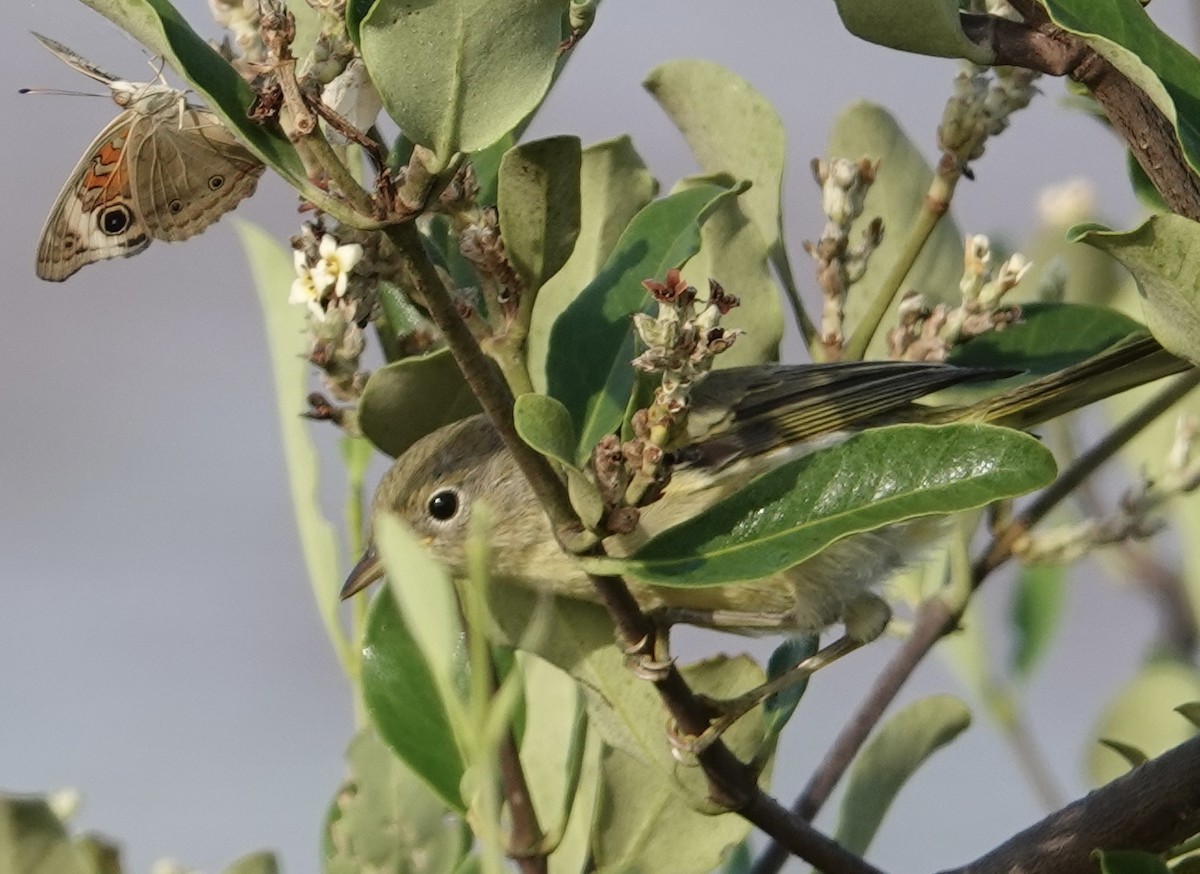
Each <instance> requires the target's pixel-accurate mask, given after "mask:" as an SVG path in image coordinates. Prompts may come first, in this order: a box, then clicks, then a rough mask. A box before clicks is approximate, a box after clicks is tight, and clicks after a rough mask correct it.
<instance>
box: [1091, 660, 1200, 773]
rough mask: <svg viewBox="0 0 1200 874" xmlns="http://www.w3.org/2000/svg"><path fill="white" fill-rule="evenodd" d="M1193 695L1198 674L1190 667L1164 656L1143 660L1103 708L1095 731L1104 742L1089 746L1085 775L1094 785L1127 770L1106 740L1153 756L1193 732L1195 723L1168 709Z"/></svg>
mask: <svg viewBox="0 0 1200 874" xmlns="http://www.w3.org/2000/svg"><path fill="white" fill-rule="evenodd" d="M1198 698H1200V674H1198V673H1197V671H1196V669H1195V667H1194V666H1192V665H1187V664H1184V663H1182V662H1178V661H1174V660H1172V659H1168V658H1159V659H1154V660H1152V661H1149V662H1147V663H1146V664H1145V665H1144V666H1143V667H1142V670H1141V671H1140V672H1139V673H1138V675H1137V676H1136V677H1134V678H1133V679H1132V680H1130V681H1129V682H1128V683H1126V684H1125V685H1124V686H1123V687H1122V688H1121V689H1119V690H1118V691H1117V693H1116V695H1115V696H1114V697H1113V699H1112V701H1111V702H1109V704H1108V706H1107V707H1105V708H1104V712H1103V713H1102V714H1101V716H1100V721H1099V725H1098V726H1097V728H1096V732H1095V734H1096V736H1097V737H1101V738H1106V739H1107V741H1106V743H1108V744H1109V747H1108V749H1105V748H1104V747H1100V746H1094V747H1092V749H1091V750H1090V751H1089V753H1088V760H1087V774H1088V779H1089V780H1090V781H1091V782H1092V783H1093V784H1094V785H1096V786H1099V785H1102V784H1104V783H1107V782H1109V781H1110V780H1113V779H1115V778H1117V777H1120V776H1121V775H1122V774H1124V773H1125V772H1126V771H1127V770H1128V765H1127V762H1126V760H1125V759H1123V758H1121V757H1119V756H1116V755H1114V754H1113V752H1112V746H1111V743H1110V742H1111V741H1116V742H1119V743H1121V744H1123V745H1125V746H1126V747H1131V748H1133V749H1136V750H1138V751H1140V752H1142V753H1144V754H1145V755H1147V756H1150V757H1154V756H1157V755H1160V754H1161V753H1163V752H1166V751H1167V750H1169V749H1170V748H1171V747H1174V746H1177V745H1178V744H1180V743H1183V741H1185V740H1187V739H1188V738H1190V737H1192V736H1194V735H1195V734H1196V729H1195V726H1192V725H1189V724H1188V722H1187V721H1186V720H1184V719H1180V718H1179V716H1178V715H1177V714H1175V713H1173V712H1172V708H1174V707H1178V706H1179V705H1180V704H1183V703H1186V702H1189V701H1195V700H1196V699H1198Z"/></svg>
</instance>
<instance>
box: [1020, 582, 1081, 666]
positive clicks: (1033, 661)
mask: <svg viewBox="0 0 1200 874" xmlns="http://www.w3.org/2000/svg"><path fill="white" fill-rule="evenodd" d="M1066 583H1067V580H1066V570H1065V568H1064V567H1063V566H1062V565H1057V564H1055V565H1049V564H1035V565H1029V564H1027V565H1023V566H1022V568H1021V572H1020V574H1019V575H1018V576H1017V587H1016V591H1015V592H1014V593H1013V600H1012V607H1011V613H1010V620H1009V621H1010V623H1011V625H1012V630H1013V639H1014V640H1013V644H1014V645H1013V654H1012V667H1013V670H1014V671H1015V672H1016V673H1017V674H1018V675H1019V676H1022V677H1028V676H1029V675H1030V674H1032V673H1033V669H1034V666H1035V665H1037V663H1038V661H1039V660H1040V659H1041V657H1042V656H1043V655H1044V654H1045V652H1046V649H1047V648H1048V647H1049V645H1050V642H1051V641H1052V640H1053V638H1054V634H1055V632H1056V631H1057V630H1058V628H1059V625H1060V624H1061V622H1062V612H1063V597H1064V595H1065V594H1066Z"/></svg>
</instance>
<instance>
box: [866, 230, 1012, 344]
mask: <svg viewBox="0 0 1200 874" xmlns="http://www.w3.org/2000/svg"><path fill="white" fill-rule="evenodd" d="M1030 266H1031V265H1030V263H1029V262H1028V261H1026V260H1025V258H1024V256H1022V255H1020V254H1019V253H1018V254H1013V255H1011V256H1010V257H1009V258H1007V259H1006V260H1005V261H1004V262H1003V263H1002V264H1001V265H1000V266H999V268H997V269H994V270H993V267H992V251H991V245H990V243H989V242H988V238H987V237H985V236H983V235H982V234H975V235H968V236H967V238H966V243H965V246H964V256H963V276H962V279H961V280H960V281H959V291H960V292H961V294H962V303H960V304H959V305H958V306H956V307H948V306H946V305H945V304H938V305H937V306H935V307H930V306H929V305H928V304H927V303H926V302H925V299H924V297H923V296H922V295H920V294H919V293H917V292H915V291H910V292H908V293H906V294H905V295H904V297H903V298H901V300H900V323H899V324H898V325H897V326H896V327H894V328H892V329H891V330H890V331H889V332H888V338H887V339H888V348H889V351H890V354H891V357H892V358H896V359H901V360H904V361H945V360H946V356H947V355H948V354H949V353H950V350H951V349H952V348H954V346H956V345H958V344H961V343H964V342H966V341H967V340H969V339H971V338H972V337H977V336H979V335H980V334H983V333H985V332H987V331H999V330H1003V329H1004V328H1005V326H1007V325H1009V324H1011V323H1012V322H1015V321H1016V320H1017V319H1019V318H1020V317H1021V310H1020V307H1017V306H1010V305H1007V304H1004V303H1002V301H1001V298H1003V297H1004V295H1005V294H1007V293H1008V292H1009V291H1011V290H1012V289H1013V288H1014V287H1015V286H1016V285H1017V283H1019V282H1020V281H1021V279H1023V278H1024V276H1025V274H1026V273H1028V272H1029V268H1030Z"/></svg>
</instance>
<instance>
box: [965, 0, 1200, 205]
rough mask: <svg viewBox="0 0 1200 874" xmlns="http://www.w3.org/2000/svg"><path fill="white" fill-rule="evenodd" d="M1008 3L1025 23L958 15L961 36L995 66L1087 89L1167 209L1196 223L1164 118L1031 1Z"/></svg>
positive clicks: (1199, 193)
mask: <svg viewBox="0 0 1200 874" xmlns="http://www.w3.org/2000/svg"><path fill="white" fill-rule="evenodd" d="M1012 5H1013V6H1014V7H1015V8H1016V9H1017V11H1018V12H1020V13H1021V14H1022V15H1023V16H1024V17H1025V22H1023V23H1022V22H1013V21H1007V20H1005V19H1001V18H993V17H991V16H986V15H964V16H961V18H960V20H961V22H962V26H963V30H964V32H965V33H966V34H967V36H969V37H970V38H971V39H972V40H973V41H975V42H978V43H980V44H981V45H985V46H987V47H989V48H990V49H992V51H993V52H995V56H996V60H995V63H996V64H998V65H1010V66H1016V67H1025V68H1027V69H1031V70H1039V71H1041V72H1043V73H1046V74H1048V75H1051V76H1069V77H1070V78H1072V79H1074V80H1075V81H1076V82H1079V83H1080V84H1081V85H1083V86H1084V87H1085V88H1087V89H1088V91H1090V92H1091V94H1092V97H1094V98H1095V99H1096V102H1097V103H1098V104H1100V106H1101V108H1102V109H1103V110H1104V113H1105V115H1106V116H1107V117H1108V120H1109V122H1110V123H1111V124H1112V128H1113V130H1114V131H1115V132H1116V133H1117V135H1118V136H1119V137H1120V138H1121V139H1122V140H1123V141H1124V142H1125V145H1126V146H1127V147H1128V148H1129V151H1130V152H1131V153H1132V154H1133V156H1134V157H1135V158H1137V162H1138V163H1139V164H1140V165H1141V167H1142V169H1143V170H1145V171H1146V175H1147V176H1148V177H1149V178H1150V181H1151V182H1153V183H1154V187H1155V188H1157V189H1158V191H1159V193H1160V194H1162V197H1163V200H1164V201H1166V203H1167V206H1169V207H1170V208H1171V210H1172V211H1173V212H1176V213H1179V214H1180V215H1182V216H1186V217H1187V218H1190V219H1193V220H1197V221H1200V177H1198V176H1197V175H1196V172H1195V171H1194V170H1193V169H1192V168H1191V166H1190V165H1189V164H1188V162H1187V159H1186V158H1185V157H1184V154H1183V149H1182V147H1181V146H1180V145H1179V138H1178V137H1177V136H1176V133H1175V129H1174V127H1173V125H1172V124H1171V122H1170V120H1168V119H1167V117H1166V116H1165V115H1163V113H1162V111H1161V110H1160V109H1159V108H1158V107H1157V106H1155V104H1154V101H1152V100H1151V99H1150V97H1149V95H1147V94H1146V92H1145V91H1143V90H1142V89H1141V88H1139V87H1138V86H1137V85H1135V84H1134V83H1133V82H1132V81H1130V79H1129V78H1128V77H1126V76H1125V75H1124V74H1123V73H1121V72H1120V71H1119V70H1118V69H1117V68H1116V67H1114V66H1113V65H1112V64H1111V63H1109V62H1108V61H1107V60H1105V59H1104V58H1103V57H1101V56H1100V55H1099V54H1097V53H1096V51H1095V50H1093V49H1092V48H1091V47H1090V46H1089V45H1088V44H1087V43H1086V42H1085V41H1084V40H1083V39H1082V38H1081V37H1078V36H1076V35H1075V34H1072V33H1068V32H1067V31H1065V30H1063V29H1062V28H1060V27H1058V26H1057V25H1055V24H1053V23H1052V22H1050V21H1049V20H1048V19H1047V18H1046V17H1045V12H1044V10H1043V9H1042V7H1041V6H1039V5H1038V4H1037V3H1035V2H1034V0H1012Z"/></svg>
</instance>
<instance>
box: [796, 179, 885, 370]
mask: <svg viewBox="0 0 1200 874" xmlns="http://www.w3.org/2000/svg"><path fill="white" fill-rule="evenodd" d="M878 170H879V162H878V161H869V160H867V159H866V158H863V159H861V160H858V161H851V160H849V159H847V158H834V159H832V160H829V161H822V160H820V159H817V160H814V161H813V162H812V171H813V178H815V179H816V180H817V184H818V185H820V186H821V209H822V210H823V211H824V213H825V216H826V222H825V228H824V229H823V230H822V231H821V237H820V239H818V240H817V242H815V243H811V242H806V243H805V244H804V248H805V251H807V252H808V254H809V255H811V256H812V258H813V260H814V261H815V262H816V265H817V284H818V285H820V286H821V292H822V296H823V304H822V307H821V326H820V338H821V344H822V345H823V346H824V347H825V359H826V360H827V361H836V360H837V359H838V358H840V357H841V353H842V342H843V336H842V323H843V320H844V318H845V306H846V293H847V291H849V289H850V286H851V285H853V284H854V283H855V282H857V281H858V280H859V279H861V278H862V275H863V273H864V272H866V269H867V262H868V260H869V259H870V257H871V254H872V253H873V252H874V251H875V249H876V248H877V247H878V246H879V243H880V241H881V240H882V239H883V222H882V221H881V220H880V219H878V218H876V219H874V220H873V221H871V222H868V224H867V227H866V228H865V229H864V230H863V235H862V239H861V240H860V241H859V242H858V243H857V244H855V245H851V243H850V228H851V226H852V225H853V224H854V222H855V221H856V220H857V219H858V217H859V216H861V215H862V212H863V206H864V204H865V202H866V198H867V192H868V191H869V190H870V188H871V184H872V183H873V182H874V181H875V174H876V173H877V172H878Z"/></svg>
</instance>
